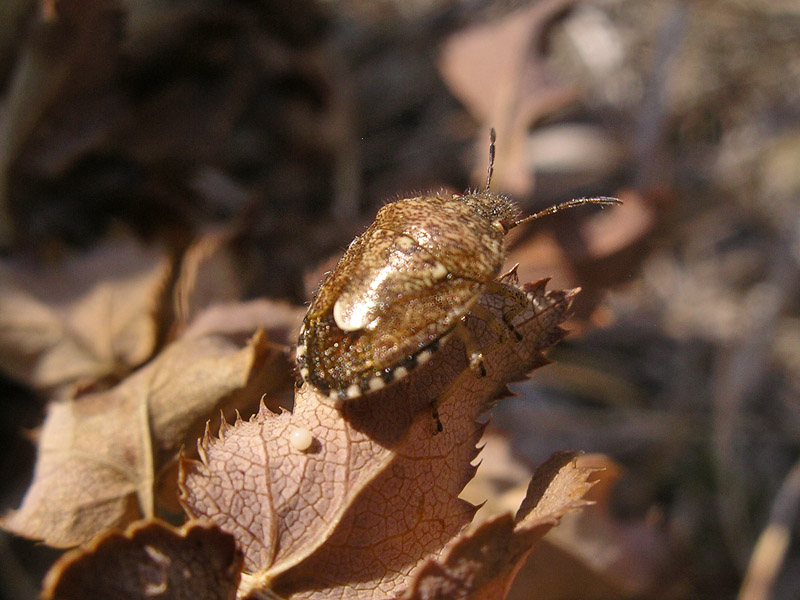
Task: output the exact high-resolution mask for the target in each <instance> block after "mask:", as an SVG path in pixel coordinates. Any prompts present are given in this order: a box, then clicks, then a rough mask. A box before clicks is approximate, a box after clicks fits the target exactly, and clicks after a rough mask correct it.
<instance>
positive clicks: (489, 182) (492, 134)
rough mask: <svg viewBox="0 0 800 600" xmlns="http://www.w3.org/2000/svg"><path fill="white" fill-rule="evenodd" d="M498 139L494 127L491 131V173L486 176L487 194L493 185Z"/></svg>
mask: <svg viewBox="0 0 800 600" xmlns="http://www.w3.org/2000/svg"><path fill="white" fill-rule="evenodd" d="M496 139H497V134H496V133H495V132H494V127H492V128H491V130H489V173H488V174H487V175H486V190H484V191H486V192H488V191H489V186H490V185H491V183H492V173H494V143H495V140H496Z"/></svg>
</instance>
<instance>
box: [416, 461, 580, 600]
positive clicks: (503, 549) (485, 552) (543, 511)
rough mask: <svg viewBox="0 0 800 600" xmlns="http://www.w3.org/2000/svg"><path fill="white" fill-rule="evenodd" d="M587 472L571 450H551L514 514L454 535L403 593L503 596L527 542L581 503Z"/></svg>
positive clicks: (454, 599) (424, 598)
mask: <svg viewBox="0 0 800 600" xmlns="http://www.w3.org/2000/svg"><path fill="white" fill-rule="evenodd" d="M590 473H592V469H587V468H579V467H577V466H576V462H575V454H574V453H571V452H560V453H557V454H554V455H553V456H552V457H550V459H549V460H548V461H547V462H545V463H544V464H543V465H542V466H541V467H539V468H538V469H537V470H536V472H535V473H534V475H533V479H532V480H531V482H530V485H529V486H528V493H527V495H526V497H525V500H524V501H523V502H522V506H520V508H519V510H518V511H517V515H516V517H512V516H511V515H510V514H503V515H499V516H495V517H492V518H491V519H489V520H487V521H485V522H484V523H482V524H481V525H479V526H478V527H477V528H475V529H474V530H473V531H471V532H469V533H466V534H462V535H460V536H458V537H457V538H455V539H454V540H453V542H452V543H451V544H450V545H449V546H448V547H447V548H446V550H445V552H444V553H443V556H442V558H441V559H439V558H430V559H428V560H427V561H426V562H425V563H424V564H423V565H422V566H421V567H420V569H419V570H418V571H417V573H416V575H415V577H414V581H413V583H412V585H411V587H409V589H408V590H407V592H406V594H405V595H404V596H403V598H404V599H408V600H429V599H434V598H448V599H451V600H459V599H464V600H466V599H471V600H483V599H485V600H499V599H501V598H504V597H505V596H506V594H507V593H508V589H509V587H510V585H511V583H512V582H513V580H514V576H515V574H516V572H517V570H518V569H519V567H520V565H521V564H522V562H523V561H524V559H525V557H526V556H527V555H528V553H529V552H530V550H531V548H532V547H533V544H535V543H536V542H537V541H538V540H539V539H541V537H542V536H543V535H544V534H545V533H547V531H548V530H549V529H550V528H551V527H552V526H553V525H555V524H556V522H557V521H558V520H559V519H560V518H561V517H562V516H564V515H565V514H567V513H568V512H570V511H573V510H575V509H576V508H580V507H582V506H583V505H585V502H584V501H583V500H582V498H583V495H584V494H585V493H586V492H587V491H588V489H589V488H590V487H591V484H590V483H588V482H587V477H588V475H589V474H590Z"/></svg>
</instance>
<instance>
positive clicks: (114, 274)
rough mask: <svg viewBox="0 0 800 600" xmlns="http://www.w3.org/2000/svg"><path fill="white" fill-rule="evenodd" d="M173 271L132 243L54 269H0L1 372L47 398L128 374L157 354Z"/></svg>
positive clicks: (159, 253) (159, 255) (161, 257)
mask: <svg viewBox="0 0 800 600" xmlns="http://www.w3.org/2000/svg"><path fill="white" fill-rule="evenodd" d="M170 272H171V265H170V261H169V260H168V258H167V256H166V253H165V252H164V251H163V250H160V249H158V248H145V247H143V246H141V245H139V244H138V243H136V242H134V241H132V240H118V241H114V242H108V243H106V244H103V245H101V246H99V247H97V248H95V249H94V250H92V251H91V252H88V253H86V254H83V255H77V256H75V257H73V258H70V259H69V260H66V261H64V263H62V264H59V265H58V266H57V268H55V266H54V265H51V266H48V265H44V264H36V265H31V264H23V263H22V262H21V261H18V262H15V263H6V264H0V369H3V370H4V371H5V372H7V373H8V374H9V375H11V376H12V377H15V378H17V379H19V380H21V381H25V382H27V383H29V384H30V385H32V386H33V387H35V388H37V389H39V390H46V391H49V390H53V389H56V388H59V387H62V386H67V385H69V384H73V383H75V382H77V381H79V380H89V379H101V378H104V377H108V376H115V377H116V376H119V375H123V374H125V373H128V372H130V371H131V370H132V369H133V368H135V367H136V366H138V365H140V364H142V363H143V362H144V361H145V360H147V359H148V358H149V357H150V356H151V354H152V353H153V351H154V350H155V348H156V344H157V341H158V338H159V334H160V331H159V327H160V325H159V319H158V314H159V313H160V312H161V311H162V310H163V307H164V303H165V301H166V289H167V283H168V279H169V275H170Z"/></svg>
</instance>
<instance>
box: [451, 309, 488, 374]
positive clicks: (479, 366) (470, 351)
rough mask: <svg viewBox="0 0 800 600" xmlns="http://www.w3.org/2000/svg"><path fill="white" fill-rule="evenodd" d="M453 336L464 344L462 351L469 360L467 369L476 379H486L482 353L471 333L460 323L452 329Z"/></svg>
mask: <svg viewBox="0 0 800 600" xmlns="http://www.w3.org/2000/svg"><path fill="white" fill-rule="evenodd" d="M453 334H454V335H455V336H456V337H457V338H458V339H459V340H461V343H463V344H464V349H465V350H466V352H467V358H468V359H469V368H470V369H472V371H473V372H474V373H475V374H477V375H478V377H486V367H484V366H483V352H481V348H480V345H479V344H478V340H476V339H475V336H474V335H473V333H472V332H471V331H470V330H469V329H467V327H466V326H465V325H464V323H463V322H461V323H459V324H458V325H456V327H455V329H453Z"/></svg>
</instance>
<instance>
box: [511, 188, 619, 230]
mask: <svg viewBox="0 0 800 600" xmlns="http://www.w3.org/2000/svg"><path fill="white" fill-rule="evenodd" d="M584 204H601V205H605V206H609V205H616V204H622V200H619V199H618V198H610V197H608V196H598V197H597V198H575V199H574V200H567V201H566V202H562V203H561V204H556V205H555V206H551V207H549V208H545V209H544V210H540V211H539V212H537V213H536V214H533V215H530V216H528V217H525V218H524V219H520V220H519V221H514V222H513V223H510V224H508V225H505V227H507V228H508V229H511V228H513V227H516V226H517V225H521V224H522V223H527V222H528V221H535V220H536V219H538V218H539V217H544V216H546V215H552V214H553V213H557V212H559V211H562V210H565V209H567V208H575V207H576V206H583V205H584Z"/></svg>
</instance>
